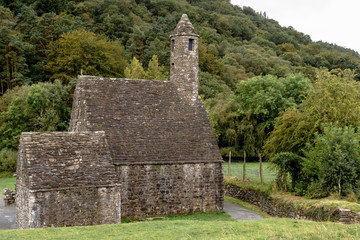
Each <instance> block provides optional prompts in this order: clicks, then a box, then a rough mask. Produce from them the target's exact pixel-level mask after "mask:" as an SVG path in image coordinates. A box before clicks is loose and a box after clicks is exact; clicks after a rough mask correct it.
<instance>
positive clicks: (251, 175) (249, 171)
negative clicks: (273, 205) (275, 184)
mask: <svg viewBox="0 0 360 240" xmlns="http://www.w3.org/2000/svg"><path fill="white" fill-rule="evenodd" d="M243 165H244V164H243V163H242V162H232V163H231V176H236V177H239V178H241V179H242V177H243ZM269 166H270V163H268V162H263V177H264V183H265V184H268V185H270V184H271V182H272V181H273V180H275V178H276V173H275V172H274V170H272V169H269ZM256 174H257V175H256ZM224 176H228V163H227V162H225V163H224ZM246 178H248V179H249V180H250V181H251V182H254V183H260V182H261V181H260V170H259V163H258V162H249V163H246Z"/></svg>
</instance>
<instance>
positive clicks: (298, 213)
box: [224, 182, 360, 223]
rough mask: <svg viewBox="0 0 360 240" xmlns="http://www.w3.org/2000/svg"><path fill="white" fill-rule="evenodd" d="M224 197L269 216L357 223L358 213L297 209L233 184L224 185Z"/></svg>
mask: <svg viewBox="0 0 360 240" xmlns="http://www.w3.org/2000/svg"><path fill="white" fill-rule="evenodd" d="M224 187H225V195H227V196H230V197H234V198H237V199H240V200H242V201H245V202H248V203H251V204H254V205H256V206H258V207H260V208H261V210H263V211H264V212H266V213H268V214H269V215H271V216H276V217H285V218H292V219H302V220H312V221H332V222H341V223H359V222H360V213H356V212H353V211H351V210H349V209H338V208H324V207H310V208H299V207H297V206H295V204H294V203H292V202H286V201H284V200H282V199H277V198H274V197H271V196H270V195H269V194H267V193H264V192H261V191H258V190H254V189H248V188H242V187H239V186H235V185H233V184H230V183H227V182H225V183H224Z"/></svg>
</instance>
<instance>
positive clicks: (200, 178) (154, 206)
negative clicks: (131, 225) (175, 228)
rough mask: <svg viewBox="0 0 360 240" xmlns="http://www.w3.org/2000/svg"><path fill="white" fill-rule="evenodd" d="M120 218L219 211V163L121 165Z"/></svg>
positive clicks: (221, 207) (221, 202)
mask: <svg viewBox="0 0 360 240" xmlns="http://www.w3.org/2000/svg"><path fill="white" fill-rule="evenodd" d="M117 172H118V174H119V178H120V183H121V211H122V212H121V215H122V217H127V218H136V217H143V216H151V215H169V214H186V213H195V212H217V211H222V209H223V201H224V188H223V174H222V163H196V164H189V163H188V164H186V163H184V164H163V165H151V164H148V165H142V164H139V165H121V166H117Z"/></svg>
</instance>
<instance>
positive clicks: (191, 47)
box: [189, 39, 194, 51]
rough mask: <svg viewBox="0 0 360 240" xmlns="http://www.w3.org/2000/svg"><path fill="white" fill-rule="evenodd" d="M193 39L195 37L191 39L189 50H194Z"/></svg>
mask: <svg viewBox="0 0 360 240" xmlns="http://www.w3.org/2000/svg"><path fill="white" fill-rule="evenodd" d="M193 41H194V39H189V51H192V50H193Z"/></svg>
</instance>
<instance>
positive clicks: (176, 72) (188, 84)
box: [170, 14, 200, 104]
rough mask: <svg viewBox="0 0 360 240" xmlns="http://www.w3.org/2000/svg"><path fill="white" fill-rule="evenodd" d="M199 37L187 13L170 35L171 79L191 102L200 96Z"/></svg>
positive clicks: (184, 97)
mask: <svg viewBox="0 0 360 240" xmlns="http://www.w3.org/2000/svg"><path fill="white" fill-rule="evenodd" d="M199 37H200V36H199V35H198V34H197V33H196V32H195V29H194V27H193V25H192V24H191V22H190V20H189V18H188V16H187V15H186V14H183V15H182V17H181V19H180V21H179V23H178V24H177V26H176V28H175V30H174V31H173V33H172V34H171V36H170V39H171V56H170V81H172V82H173V83H174V84H175V85H176V87H177V89H178V91H179V92H180V93H181V95H182V97H183V99H184V100H186V101H187V102H188V103H189V104H192V103H194V102H195V101H196V99H197V97H198V88H199V87H198V85H199V77H198V73H199V48H198V46H199Z"/></svg>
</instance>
